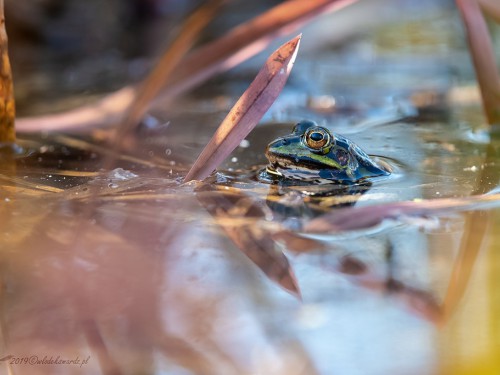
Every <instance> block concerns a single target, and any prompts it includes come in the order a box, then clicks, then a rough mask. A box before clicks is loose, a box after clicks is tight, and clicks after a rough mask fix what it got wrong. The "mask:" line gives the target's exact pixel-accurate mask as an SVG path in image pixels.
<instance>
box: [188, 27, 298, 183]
mask: <svg viewBox="0 0 500 375" xmlns="http://www.w3.org/2000/svg"><path fill="white" fill-rule="evenodd" d="M300 37H301V36H300V35H299V36H296V37H295V38H293V39H292V40H290V41H289V42H287V43H285V44H284V45H282V46H281V47H280V48H278V49H277V50H276V51H275V52H274V53H272V54H271V56H269V58H268V59H267V61H266V63H265V64H264V66H263V67H262V69H261V70H260V72H259V73H258V74H257V77H255V79H254V81H253V82H252V83H251V84H250V86H249V87H248V89H247V90H246V91H245V92H244V93H243V95H242V96H241V97H240V98H239V99H238V101H237V102H236V104H235V105H234V107H233V108H232V109H231V111H229V113H228V115H227V116H226V118H225V119H224V121H222V123H221V124H220V126H219V128H218V129H217V131H216V132H215V134H214V135H213V137H212V139H211V140H210V142H208V144H207V145H206V146H205V148H204V149H203V151H202V152H201V154H200V155H199V156H198V159H196V162H195V163H194V164H193V166H192V167H191V169H190V170H189V172H188V174H187V175H186V177H185V178H184V181H185V182H188V181H191V180H202V179H204V178H206V177H208V176H209V175H210V173H212V172H213V171H214V170H215V168H217V167H218V166H219V164H220V163H222V161H223V160H224V159H225V158H226V157H228V156H229V154H230V153H231V152H232V151H233V150H234V149H235V148H236V147H237V146H238V145H239V144H240V142H241V141H242V140H243V139H244V138H245V137H246V136H247V135H248V133H250V131H251V130H252V129H253V128H254V127H255V125H257V123H258V122H259V121H260V119H261V118H262V116H264V114H265V113H266V112H267V110H268V109H269V107H271V105H272V104H273V103H274V101H275V100H276V98H277V97H278V95H279V93H280V92H281V90H282V89H283V87H284V86H285V83H286V81H287V79H288V75H289V74H290V71H291V70H292V67H293V63H294V61H295V57H296V56H297V51H298V48H299V42H300Z"/></svg>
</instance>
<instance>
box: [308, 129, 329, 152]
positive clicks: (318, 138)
mask: <svg viewBox="0 0 500 375" xmlns="http://www.w3.org/2000/svg"><path fill="white" fill-rule="evenodd" d="M305 143H306V145H307V147H310V148H312V149H313V150H321V149H323V148H325V147H328V146H329V145H330V143H331V136H330V133H328V131H326V130H325V129H323V128H319V127H318V128H312V129H309V130H308V131H307V132H306V135H305Z"/></svg>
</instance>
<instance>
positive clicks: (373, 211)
mask: <svg viewBox="0 0 500 375" xmlns="http://www.w3.org/2000/svg"><path fill="white" fill-rule="evenodd" d="M484 204H494V205H500V193H494V194H484V195H477V196H472V197H467V198H444V199H432V200H423V201H413V202H395V203H387V204H383V205H373V206H368V207H352V208H340V209H338V210H334V211H332V212H329V213H327V214H325V215H322V216H320V217H318V218H316V219H314V220H311V221H309V222H308V223H306V224H305V225H304V228H303V229H304V230H305V231H306V232H309V233H329V232H342V231H349V230H358V229H365V228H370V227H372V226H375V225H377V224H379V223H381V222H382V221H383V220H385V219H398V218H400V217H402V216H407V215H410V216H422V215H431V214H442V213H444V212H450V211H460V210H462V211H464V210H475V209H479V208H483V206H484Z"/></svg>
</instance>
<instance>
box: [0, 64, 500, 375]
mask: <svg viewBox="0 0 500 375" xmlns="http://www.w3.org/2000/svg"><path fill="white" fill-rule="evenodd" d="M311 64H312V63H311ZM321 64H323V63H321V62H320V66H321V68H318V69H319V70H320V71H323V72H324V71H325V65H324V64H323V65H321ZM386 69H387V68H386ZM417 70H418V69H417ZM299 72H300V70H299ZM355 73H356V74H359V72H355ZM372 73H373V72H370V74H372ZM417 73H418V71H417ZM417 73H415V74H417ZM424 73H425V74H428V75H431V76H432V74H437V75H438V76H440V77H441V74H443V71H442V69H440V70H439V71H438V72H431V73H429V72H424ZM417 76H418V74H417ZM361 78H362V77H357V79H361ZM448 78H449V77H448V76H446V77H444V80H445V81H447V79H448ZM363 82H364V81H363ZM441 83H442V81H439V85H438V86H439V88H442V87H441ZM329 84H332V85H333V84H334V83H329V82H324V83H323V86H322V90H323V91H325V92H327V94H326V95H330V97H336V96H337V93H336V92H335V90H333V89H332V90H330V89H331V88H329V87H328V86H329ZM364 84H366V85H369V80H368V79H367V81H366V82H364ZM377 87H378V86H377ZM350 89H351V91H355V89H356V87H351V88H350ZM357 89H358V91H359V87H357ZM330 91H331V92H330ZM374 91H377V90H375V89H374V88H373V87H372V88H371V90H370V88H369V87H368V88H367V90H366V91H365V90H364V88H363V92H364V95H365V96H369V94H367V92H368V93H370V92H374ZM403 92H404V90H401V91H398V93H399V94H401V99H398V100H396V101H394V100H389V96H384V95H383V94H380V95H379V96H376V97H373V98H372V99H373V100H372V101H371V103H378V104H377V105H376V107H377V108H378V110H377V111H372V110H370V108H371V107H370V105H368V104H367V105H366V107H362V106H361V107H360V106H359V105H358V104H357V103H358V102H359V100H358V102H357V101H356V98H354V99H353V98H350V97H346V98H344V100H345V103H344V104H342V103H340V102H339V103H340V104H342V106H343V107H342V106H341V107H340V108H339V110H338V111H337V110H334V109H333V107H335V106H334V105H332V101H331V100H330V101H329V102H328V103H329V104H328V106H329V109H328V111H326V110H325V108H324V106H323V107H321V108H320V110H318V105H317V104H315V105H314V106H309V107H308V106H307V101H304V103H303V106H302V107H301V106H297V105H296V103H294V104H293V105H292V106H289V107H287V104H286V102H285V103H281V104H280V103H278V110H279V111H280V114H279V115H278V116H277V117H278V118H285V119H286V121H284V122H283V123H276V122H274V121H267V123H265V124H263V125H262V126H260V127H258V128H257V129H256V130H255V131H254V132H252V134H251V135H250V136H249V138H248V139H247V140H246V142H243V143H242V145H241V146H240V147H239V148H238V149H237V150H235V152H234V153H233V155H232V156H231V157H230V158H229V159H228V160H227V161H226V163H225V164H224V165H223V166H222V167H221V170H220V171H219V172H218V173H217V174H216V175H214V176H212V177H211V178H209V179H207V180H206V181H205V182H203V183H200V182H191V183H188V184H182V183H181V180H182V179H181V177H182V176H183V175H184V174H185V172H186V170H187V167H188V166H189V165H190V164H191V163H192V162H193V161H194V159H195V158H196V156H197V154H198V153H199V151H200V150H201V148H202V146H203V145H204V144H205V143H206V141H207V140H208V139H209V137H210V135H211V132H212V130H213V129H214V127H215V126H216V125H217V124H218V122H219V120H220V119H221V118H223V117H224V113H223V112H224V111H220V112H219V111H213V110H212V109H211V108H210V106H204V104H206V103H205V102H203V103H201V104H200V103H198V104H199V107H198V108H202V110H199V111H190V113H189V114H185V113H182V112H181V110H180V109H179V110H178V111H179V112H175V111H173V112H172V113H171V114H169V116H170V118H169V121H170V122H169V125H168V126H165V127H162V128H161V129H159V130H158V129H154V128H153V129H141V131H140V132H138V133H137V134H136V135H135V136H131V137H130V139H127V140H126V142H124V143H125V144H126V151H123V152H122V153H121V154H120V155H119V157H118V158H117V162H116V168H115V169H114V170H112V171H110V172H107V173H104V172H102V171H101V170H100V168H101V167H102V166H103V165H104V163H105V160H106V158H108V157H109V156H110V153H111V151H110V149H109V147H108V146H107V145H108V143H107V139H108V137H107V134H106V133H105V132H102V131H101V132H96V133H93V134H90V135H87V136H85V137H83V136H82V137H75V136H70V135H51V136H46V135H36V136H32V137H27V138H25V139H21V140H20V145H21V146H22V147H23V150H24V151H23V152H24V153H21V154H17V155H16V154H15V153H14V154H12V153H11V154H10V155H8V156H6V154H2V156H1V164H0V169H1V170H0V233H1V236H0V251H1V252H0V269H1V273H0V275H1V276H0V293H1V298H0V303H1V305H0V328H1V340H0V348H1V350H0V357H3V361H2V363H0V368H1V370H0V371H1V372H2V373H5V374H24V373H29V374H73V373H74V374H96V373H105V374H138V373H143V374H214V375H220V374H339V373H340V374H435V373H443V374H472V373H495V372H498V371H499V370H500V366H499V365H498V362H497V358H496V353H497V352H498V344H499V342H500V336H499V325H498V317H499V314H500V304H499V299H498V298H497V295H498V290H500V285H499V284H500V282H499V279H498V277H497V276H496V275H498V272H499V271H500V270H499V269H498V268H499V264H500V260H499V259H498V257H499V254H500V248H499V245H500V234H499V233H498V229H497V228H499V225H500V210H499V209H498V206H499V205H498V204H497V203H498V202H493V204H492V205H490V206H489V208H488V209H481V210H476V211H471V212H460V211H459V212H454V213H441V214H438V215H432V216H430V215H427V216H422V217H404V218H400V219H398V220H392V221H390V220H388V221H384V222H383V223H382V224H379V225H376V226H375V227H371V228H368V229H362V230H356V231H349V232H341V233H335V234H328V235H324V236H312V235H310V236H303V235H302V234H301V233H300V229H301V225H302V224H303V223H304V222H305V221H308V220H310V219H311V218H312V217H315V216H317V215H318V214H322V213H327V212H332V211H333V210H336V209H338V207H339V206H343V207H344V208H346V207H347V208H348V207H350V206H354V207H363V206H369V205H375V204H379V205H380V204H384V203H387V202H396V201H405V200H415V199H416V200H418V199H434V198H446V197H454V198H462V197H467V196H469V195H471V194H479V193H481V194H482V193H486V192H489V191H491V190H493V189H494V188H495V187H496V188H498V183H499V176H498V170H499V169H498V164H499V163H500V156H499V148H500V147H499V141H498V139H496V138H495V137H494V136H492V137H491V139H490V140H489V142H486V141H485V139H486V140H488V138H489V137H486V138H485V137H482V138H481V141H478V139H477V137H472V136H471V134H483V133H481V121H482V119H481V117H479V116H478V115H477V113H478V112H477V108H476V109H474V108H472V109H471V110H470V111H468V112H466V111H465V110H464V109H463V108H456V107H454V106H453V105H450V106H449V107H445V108H444V109H443V108H442V110H441V111H438V112H433V114H434V115H436V113H437V114H438V115H437V116H435V117H437V118H434V120H432V116H431V118H429V117H426V119H425V122H424V121H420V120H419V118H418V117H417V118H410V119H408V116H413V115H414V111H415V108H413V107H411V104H408V103H409V102H408V100H407V99H408V96H405V95H403V94H402V93H403ZM321 95H322V94H321ZM358 99H359V98H358ZM397 102H399V103H406V104H405V106H403V110H402V109H401V108H402V107H401V106H400V105H396V104H397ZM309 103H311V101H309ZM365 103H370V100H368V101H365ZM395 103H396V104H395ZM191 105H192V106H193V107H195V106H196V105H197V102H196V101H194V102H193V103H191ZM408 106H409V107H408ZM410 109H411V110H410ZM311 113H313V115H311ZM427 115H428V113H427ZM378 116H380V117H378ZM298 117H300V118H298ZM303 117H306V118H313V119H315V120H317V121H319V122H320V123H321V124H322V125H325V126H328V127H329V128H331V129H334V130H335V131H337V132H340V133H343V132H344V133H349V138H350V139H352V140H353V141H354V142H356V143H357V144H358V145H360V147H362V148H363V149H365V150H366V151H367V152H368V153H369V154H373V155H378V156H379V157H381V158H382V159H383V160H386V161H387V163H389V164H390V165H391V166H392V167H393V174H392V175H391V176H390V177H388V178H383V179H374V180H372V181H371V185H369V186H358V188H359V190H356V189H354V190H349V189H347V191H343V194H341V195H338V194H337V195H335V194H318V191H314V190H315V189H316V190H321V189H323V187H311V188H307V189H306V188H304V187H301V186H299V187H280V186H277V185H272V184H268V183H265V182H262V181H257V180H256V179H255V174H256V173H258V171H259V170H260V169H261V168H262V166H263V165H265V164H266V159H265V157H264V154H263V150H264V149H265V146H266V145H267V143H268V142H269V141H271V140H273V139H275V138H276V137H277V136H279V135H283V134H288V133H289V130H290V127H291V125H292V124H293V122H294V121H296V120H300V119H301V118H303ZM363 119H364V120H363ZM337 120H338V121H337ZM360 120H361V121H360ZM356 123H357V124H361V126H358V127H357V126H356V125H355V124H356ZM199 124H203V126H204V127H203V128H200V126H199ZM200 129H202V130H200ZM319 192H320V193H324V192H323V191H319ZM283 229H286V230H283ZM9 355H12V356H13V357H12V358H5V357H7V356H9ZM25 358H27V361H26V362H24V359H25ZM0 359H1V358H0ZM51 359H52V362H51V363H50V364H47V362H50V361H51ZM76 359H78V360H79V365H75V364H74V363H72V364H69V363H62V362H57V361H58V360H68V361H69V360H76ZM87 359H88V361H87V362H85V363H83V361H84V360H87ZM44 360H45V364H42V363H43V361H44ZM16 361H17V362H16ZM30 361H34V362H33V363H31V362H30ZM37 361H39V362H37ZM54 361H56V362H57V363H54ZM30 363H31V364H30Z"/></svg>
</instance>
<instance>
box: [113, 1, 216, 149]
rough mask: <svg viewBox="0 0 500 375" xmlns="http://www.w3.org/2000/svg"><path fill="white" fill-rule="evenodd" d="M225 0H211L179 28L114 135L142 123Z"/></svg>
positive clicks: (118, 136)
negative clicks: (153, 102)
mask: <svg viewBox="0 0 500 375" xmlns="http://www.w3.org/2000/svg"><path fill="white" fill-rule="evenodd" d="M223 2H224V0H210V1H208V2H206V3H205V4H204V5H202V6H200V7H199V8H198V9H197V10H196V11H195V12H194V13H193V14H191V15H190V16H189V17H188V19H187V20H186V21H185V22H184V24H183V25H182V28H181V30H180V32H179V34H178V36H177V37H176V38H175V40H174V41H173V43H172V44H171V46H170V47H169V48H168V49H167V51H166V52H165V53H164V54H163V56H162V57H161V58H160V60H159V61H158V63H157V64H156V66H155V68H154V69H153V71H152V72H151V73H150V74H149V75H148V77H147V78H146V80H145V81H144V83H143V84H142V87H141V88H140V90H139V92H138V93H137V96H136V98H135V100H134V102H133V103H132V105H131V107H130V109H129V110H128V112H127V114H126V116H125V120H124V121H123V122H122V123H121V124H120V127H119V132H118V135H117V138H118V141H119V138H120V134H122V135H123V133H125V132H127V131H128V130H129V129H130V128H131V127H133V126H136V124H137V123H138V122H139V121H140V120H141V118H142V117H143V116H144V114H145V113H146V111H147V110H148V109H149V105H150V103H151V101H152V100H153V98H154V97H156V96H157V95H158V93H159V92H160V90H161V88H162V87H163V86H164V85H165V84H166V82H167V81H168V80H169V79H170V78H171V75H172V73H173V72H174V70H175V69H176V68H177V67H178V65H179V63H180V62H181V60H182V59H183V58H184V56H185V55H186V53H187V52H188V51H189V50H190V49H191V47H192V46H193V44H194V42H195V41H196V39H197V38H198V36H199V35H200V32H201V31H202V30H203V29H204V28H205V26H206V25H207V24H208V23H209V22H210V21H211V20H212V19H213V18H214V16H215V14H216V13H217V10H219V8H220V6H221V5H222V3H223Z"/></svg>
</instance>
